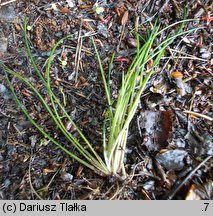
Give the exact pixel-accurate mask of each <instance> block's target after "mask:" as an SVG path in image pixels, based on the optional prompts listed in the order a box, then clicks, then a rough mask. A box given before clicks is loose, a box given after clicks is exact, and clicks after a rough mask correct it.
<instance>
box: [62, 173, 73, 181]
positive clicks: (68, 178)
mask: <svg viewBox="0 0 213 216" xmlns="http://www.w3.org/2000/svg"><path fill="white" fill-rule="evenodd" d="M61 178H62V179H63V180H64V181H66V182H71V181H72V180H73V175H71V174H70V173H66V172H62V173H61Z"/></svg>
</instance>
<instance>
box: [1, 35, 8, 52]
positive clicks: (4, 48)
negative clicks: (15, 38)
mask: <svg viewBox="0 0 213 216" xmlns="http://www.w3.org/2000/svg"><path fill="white" fill-rule="evenodd" d="M7 43H8V41H7V38H5V37H0V53H5V52H6V51H7Z"/></svg>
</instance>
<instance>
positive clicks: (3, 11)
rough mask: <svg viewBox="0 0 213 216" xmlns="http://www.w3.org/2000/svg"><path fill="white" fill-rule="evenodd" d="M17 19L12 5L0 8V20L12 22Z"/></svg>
mask: <svg viewBox="0 0 213 216" xmlns="http://www.w3.org/2000/svg"><path fill="white" fill-rule="evenodd" d="M16 19H17V16H16V12H15V8H14V6H12V5H10V6H5V7H2V8H0V21H3V22H14V21H15V20H16Z"/></svg>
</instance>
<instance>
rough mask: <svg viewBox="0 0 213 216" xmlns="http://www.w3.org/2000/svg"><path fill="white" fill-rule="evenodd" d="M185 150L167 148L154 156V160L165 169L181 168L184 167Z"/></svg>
mask: <svg viewBox="0 0 213 216" xmlns="http://www.w3.org/2000/svg"><path fill="white" fill-rule="evenodd" d="M187 154H188V153H187V152H186V151H184V150H180V149H175V150H168V151H166V152H164V153H162V154H158V155H157V156H156V160H157V161H158V162H159V163H160V164H161V165H162V166H163V167H165V168H166V169H167V170H181V169H183V168H184V166H185V163H184V158H185V157H186V156H187Z"/></svg>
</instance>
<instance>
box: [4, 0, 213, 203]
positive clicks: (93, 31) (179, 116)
mask: <svg viewBox="0 0 213 216" xmlns="http://www.w3.org/2000/svg"><path fill="white" fill-rule="evenodd" d="M0 2H1V3H0V5H1V6H0V199H51V200H52V199H107V200H108V199H130V200H134V199H147V200H149V199H152V200H154V199H188V200H190V199H192V200H197V199H198V200H203V199H212V198H213V189H212V188H213V179H212V174H213V172H212V171H213V169H212V168H213V160H212V155H213V142H212V140H213V139H212V138H213V127H212V126H213V124H212V122H213V108H212V103H213V97H212V91H213V89H212V86H213V79H212V75H213V71H212V64H213V58H212V43H213V41H212V33H213V29H212V17H211V13H212V9H213V5H212V1H210V0H201V1H194V0H193V1H187V0H183V1H176V0H162V1H161V0H159V1H157V0H153V1H147V0H138V1H135V0H129V1H125V0H124V1H121V0H120V1H119V0H117V1H111V0H108V1H107V0H101V1H94V0H93V1H92V0H91V1H89V0H88V1H86V0H79V1H77V0H63V1H56V0H54V1H52V2H54V4H53V3H50V2H51V1H47V0H31V1H24V0H20V1H18V0H17V1H15V2H13V3H8V4H7V2H8V1H7V0H3V1H0ZM95 2H97V3H98V4H99V6H101V7H103V8H104V12H103V13H102V14H101V15H98V14H97V11H95V10H94V4H95ZM183 5H184V6H186V8H187V13H188V15H187V18H203V19H200V21H194V22H190V23H187V24H186V25H185V27H184V30H187V29H190V28H192V27H200V26H203V27H205V28H203V29H200V30H197V31H194V32H192V33H190V34H187V35H185V36H181V37H179V38H178V39H176V40H175V41H174V42H173V43H172V45H170V47H169V48H168V49H167V51H166V54H165V56H164V57H163V59H162V61H161V63H160V65H159V68H158V69H157V70H156V72H155V73H154V74H153V76H152V77H151V79H150V81H149V83H148V85H147V86H146V89H145V91H144V93H143V95H142V97H141V103H140V105H139V107H138V111H137V113H136V115H135V118H134V120H133V121H132V123H131V127H130V132H129V138H128V144H127V149H126V158H125V164H126V170H127V174H128V177H127V179H125V180H121V179H119V178H118V177H115V176H110V177H102V176H99V175H97V174H95V173H93V172H92V171H91V170H89V169H88V168H86V167H84V166H82V165H81V164H79V163H78V162H76V161H75V160H73V159H72V158H70V157H69V156H68V155H66V154H65V153H64V152H62V151H61V150H60V149H59V148H58V147H56V146H55V145H54V144H53V143H51V142H49V141H48V140H45V139H44V138H43V137H42V135H41V134H40V133H39V132H38V131H37V130H36V129H35V128H34V127H33V126H32V125H31V123H30V122H29V121H28V120H27V118H26V117H25V116H24V115H23V114H22V112H21V110H20V108H19V107H18V105H17V104H16V102H15V101H14V99H13V95H12V93H11V91H10V90H9V87H8V84H7V82H6V79H5V73H4V69H3V67H1V65H3V64H4V65H7V66H8V67H10V68H12V69H13V70H16V71H18V72H19V73H21V74H23V76H26V77H29V78H30V79H31V81H33V82H34V83H37V86H38V88H39V90H40V91H41V92H42V94H43V95H44V96H45V94H46V95H47V92H46V91H45V89H44V88H43V86H42V82H41V80H39V79H38V77H37V76H36V74H35V71H34V69H33V67H32V65H31V63H30V59H29V56H28V55H27V52H26V47H25V43H24V37H23V36H24V34H23V23H24V18H25V17H26V16H27V17H28V18H29V22H28V25H29V26H31V30H30V31H29V32H28V38H29V41H30V48H31V50H32V53H33V56H34V58H35V59H36V62H37V64H38V65H39V67H40V69H41V70H43V69H44V68H45V66H46V59H47V58H48V56H49V54H50V50H51V48H52V47H53V46H54V44H55V43H56V41H58V40H59V39H60V38H62V37H63V36H66V35H67V34H71V33H72V34H74V37H73V38H72V39H69V40H67V41H64V43H63V45H61V46H60V47H59V48H58V49H57V50H56V54H57V55H56V56H55V57H54V60H53V64H52V69H51V77H52V85H53V87H54V88H55V89H56V91H57V92H58V90H59V89H62V91H63V93H64V95H65V97H66V98H67V103H66V108H67V109H68V110H69V112H70V114H71V116H72V118H73V119H74V120H75V122H76V123H77V125H78V126H79V127H80V128H81V129H82V131H83V133H84V134H85V135H86V136H87V137H88V139H89V140H90V141H91V142H92V143H93V144H94V146H95V147H96V149H97V151H98V152H99V151H100V153H101V148H100V147H99V146H101V145H102V144H101V143H102V123H103V121H104V111H105V110H106V108H107V103H106V97H105V92H104V87H103V82H102V79H101V75H100V71H99V67H98V63H97V58H96V56H95V53H94V48H93V46H92V42H91V35H94V38H95V41H96V43H97V45H98V49H99V52H100V57H101V60H102V62H103V65H104V69H105V71H107V70H108V67H109V62H110V58H111V56H112V54H113V52H115V53H116V54H115V55H116V57H115V61H114V64H113V70H112V74H111V89H112V96H113V98H115V99H116V97H117V95H118V92H119V87H120V81H121V76H122V73H123V72H125V71H126V70H127V69H128V66H129V64H130V63H131V61H132V59H133V57H134V55H135V53H136V41H135V27H137V25H138V31H139V33H140V35H141V36H142V37H143V36H145V35H146V32H147V30H148V29H150V23H154V22H155V20H156V18H158V22H159V23H160V24H161V27H162V28H163V27H165V26H168V25H169V24H172V23H174V22H177V21H179V20H182V19H183V17H184V8H183ZM176 30H177V28H176V27H174V29H172V31H174V32H175V31H176ZM166 33H167V34H168V33H169V32H166ZM79 35H80V36H79ZM159 40H160V39H159ZM157 43H158V41H156V44H157ZM79 48H80V51H79ZM60 58H61V59H62V60H66V61H67V65H66V66H64V67H63V66H62V65H61V62H60V60H59V59H60ZM174 72H180V73H181V74H182V76H183V78H182V80H179V81H178V80H177V79H174V77H172V74H173V73H174ZM10 79H11V82H12V84H13V86H14V88H15V90H16V91H17V94H18V97H19V99H20V100H21V101H22V103H23V104H24V105H25V106H26V107H27V109H28V111H29V113H30V114H31V116H33V118H34V119H35V120H36V121H38V122H39V123H40V124H41V125H42V126H43V128H44V129H45V130H46V131H48V132H49V133H51V134H52V135H54V136H56V137H58V139H59V140H60V142H61V143H62V144H63V145H64V146H66V147H67V148H68V149H70V150H71V151H72V152H74V153H76V154H78V153H77V152H76V151H75V149H73V147H72V145H71V144H70V143H67V141H66V139H65V138H64V137H63V136H61V135H60V133H59V132H58V131H57V129H56V128H55V127H54V126H53V122H52V121H51V119H49V116H48V115H47V114H46V113H45V111H44V109H43V108H42V106H41V104H40V103H39V102H38V101H37V99H36V97H35V96H34V95H33V93H32V92H31V91H30V90H29V89H27V88H26V86H25V85H23V83H21V82H20V81H19V80H18V79H16V78H14V77H12V76H10ZM59 97H61V98H62V94H59ZM47 98H48V96H47ZM191 111H192V112H195V113H190V112H191ZM196 113H198V114H202V116H200V115H197V114H196ZM71 130H73V131H74V130H75V128H71Z"/></svg>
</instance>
